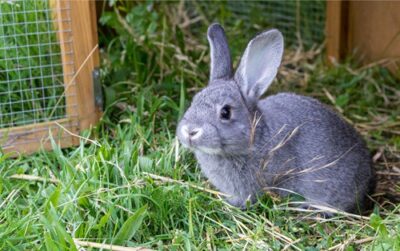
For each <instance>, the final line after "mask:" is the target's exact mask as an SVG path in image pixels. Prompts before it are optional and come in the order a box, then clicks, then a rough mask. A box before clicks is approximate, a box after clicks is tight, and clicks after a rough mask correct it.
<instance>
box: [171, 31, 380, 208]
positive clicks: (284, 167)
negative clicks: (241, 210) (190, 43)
mask: <svg viewBox="0 0 400 251" xmlns="http://www.w3.org/2000/svg"><path fill="white" fill-rule="evenodd" d="M215 25H216V24H214V27H215ZM218 30H219V31H222V32H223V30H222V28H221V29H218ZM277 33H279V32H278V31H276V30H274V31H273V32H268V31H267V32H264V33H262V34H261V35H258V36H257V37H256V38H255V39H259V38H260V37H261V38H262V39H266V41H272V40H274V39H272V40H271V37H269V36H270V35H272V36H275V37H276V36H278V37H281V35H280V33H279V34H278V35H277ZM268 34H270V35H268ZM218 37H220V38H221V37H224V36H218ZM222 40H223V39H222ZM222 40H221V41H214V43H226V41H222ZM254 41H255V40H254V39H253V40H252V41H250V43H249V45H248V48H247V49H246V51H247V50H254V48H251V46H252V44H255V42H254ZM274 41H275V42H276V41H278V43H281V45H279V44H278V45H276V44H275V45H274V46H270V47H269V49H267V50H264V52H265V55H275V56H274V57H275V58H272V59H270V58H265V61H269V62H272V63H270V64H269V63H264V65H263V66H264V67H265V68H269V69H273V68H274V67H277V66H278V65H279V64H278V65H276V62H277V60H278V61H279V62H280V61H281V57H282V53H281V52H277V53H273V52H271V51H268V50H275V49H276V48H278V49H279V48H280V47H279V46H281V47H282V48H283V40H282V39H278V40H276V39H275V40H274ZM261 42H262V44H264V45H265V46H267V44H266V43H265V41H261ZM210 43H211V42H210ZM227 47H228V46H227V45H226V46H222V45H220V46H219V48H227ZM261 49H263V48H261ZM264 49H265V48H264ZM224 51H226V50H225V49H224ZM226 57H230V56H229V55H226ZM218 58H220V56H219V57H218ZM218 58H214V60H217V61H214V62H213V64H215V65H218V60H219V59H218ZM246 60H247V61H249V59H246V57H245V56H244V57H243V58H242V61H241V63H240V65H241V66H240V67H239V69H238V72H237V73H236V74H235V77H234V78H226V76H221V75H220V74H217V75H216V76H219V78H214V79H211V80H210V84H209V86H208V87H206V88H205V89H203V90H202V91H201V92H199V93H198V94H197V95H195V97H194V99H193V102H192V104H191V106H190V107H189V109H188V110H187V112H186V113H185V115H184V117H183V118H182V120H181V121H180V123H179V125H178V129H177V135H178V138H179V140H180V142H181V143H182V144H183V145H184V146H186V147H188V148H190V149H192V150H193V151H194V153H195V156H196V158H197V160H198V162H199V164H200V167H201V170H202V172H203V173H204V175H205V176H207V177H208V179H209V180H210V181H211V183H212V184H213V185H214V186H215V187H216V188H217V189H219V190H220V191H221V192H223V193H225V194H228V195H230V196H229V197H227V200H228V202H229V203H231V204H232V205H235V206H238V207H244V206H245V204H246V201H247V200H250V201H251V202H254V201H255V200H256V198H257V196H258V195H260V194H261V193H263V192H264V191H272V192H275V193H277V194H279V195H280V196H286V195H288V194H290V193H297V194H300V195H301V196H303V197H304V198H305V199H306V201H307V202H308V203H309V204H310V205H311V204H318V205H323V206H329V207H333V208H337V209H341V210H344V211H348V212H356V211H359V210H360V209H362V208H363V206H364V202H365V197H366V195H367V193H368V191H369V187H370V184H371V182H372V179H373V173H372V168H371V162H370V156H369V152H368V150H367V148H366V146H365V143H364V142H363V140H362V139H361V137H360V136H359V135H358V133H357V132H356V131H355V129H354V128H353V127H351V126H350V125H349V124H348V123H347V122H345V121H344V120H343V119H342V118H340V116H339V115H337V114H336V113H335V112H333V111H332V110H331V109H330V108H328V107H327V106H325V105H323V104H321V103H320V102H319V101H317V100H315V99H313V98H309V97H304V96H300V95H296V94H292V93H281V94H277V95H274V96H270V97H268V98H266V99H261V100H259V99H258V98H259V97H260V95H261V94H262V93H260V92H258V91H255V92H249V91H248V90H251V89H252V88H253V87H254V86H255V84H257V85H259V86H258V87H257V88H258V90H265V89H266V88H267V87H268V85H269V84H270V83H269V82H268V81H264V82H260V79H261V80H262V79H264V80H265V79H271V80H272V79H273V78H274V77H275V74H276V71H275V72H274V71H273V70H268V71H264V70H263V69H260V70H259V71H261V72H257V71H248V72H251V73H250V74H253V75H254V76H248V75H247V76H246V74H248V72H247V73H246V72H245V71H244V72H239V71H240V69H242V67H243V64H246V63H247V62H246ZM222 61H223V62H227V61H228V60H227V59H222ZM250 61H251V60H250ZM229 62H230V59H229ZM271 64H272V65H271ZM248 66H249V65H246V67H248ZM214 69H215V68H214ZM265 73H267V74H272V75H273V76H267V75H265ZM257 75H258V76H257ZM244 79H247V82H246V80H244ZM249 79H252V81H250V82H249V81H248V80H249ZM262 84H264V86H262ZM225 105H230V106H231V107H232V112H231V114H232V117H231V119H230V120H229V121H225V120H222V119H221V118H220V115H219V114H220V109H221V107H224V106H225ZM183 127H186V128H185V129H187V131H188V132H192V131H193V130H194V129H196V130H198V129H199V128H201V130H202V134H201V135H197V136H199V137H193V138H191V137H189V136H188V135H186V136H185V135H184V133H183V130H182V128H183Z"/></svg>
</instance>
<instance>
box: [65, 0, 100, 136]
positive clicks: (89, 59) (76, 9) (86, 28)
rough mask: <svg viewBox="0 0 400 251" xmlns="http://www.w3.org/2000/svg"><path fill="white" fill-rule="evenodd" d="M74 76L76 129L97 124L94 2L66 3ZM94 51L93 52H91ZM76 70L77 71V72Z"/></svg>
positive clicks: (82, 0) (96, 53) (98, 111)
mask: <svg viewBox="0 0 400 251" xmlns="http://www.w3.org/2000/svg"><path fill="white" fill-rule="evenodd" d="M69 2H70V6H71V21H72V23H71V24H72V39H73V41H74V43H73V50H74V65H75V74H77V76H76V88H77V90H78V92H77V103H78V118H79V128H80V130H84V129H87V128H89V127H90V126H91V125H93V124H95V123H97V122H98V121H99V119H100V116H101V107H97V106H96V104H95V97H94V89H93V80H92V72H93V70H94V69H95V68H96V67H98V66H99V65H100V59H99V51H98V49H97V46H98V45H97V44H98V38H97V21H96V3H95V1H90V0H81V1H69ZM93 50H95V52H94V53H92V52H93ZM78 70H79V72H78Z"/></svg>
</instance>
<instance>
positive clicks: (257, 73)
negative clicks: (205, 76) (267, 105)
mask: <svg viewBox="0 0 400 251" xmlns="http://www.w3.org/2000/svg"><path fill="white" fill-rule="evenodd" d="M283 46H284V45H283V36H282V34H281V33H280V32H279V31H278V30H269V31H265V32H263V33H261V34H259V35H257V36H256V37H255V38H253V39H252V40H251V41H250V42H249V44H248V45H247V48H246V50H245V52H244V54H243V56H242V59H241V60H240V65H239V67H238V69H237V71H236V74H235V79H236V80H237V81H238V82H239V83H240V85H241V86H240V88H241V90H242V92H243V94H244V95H245V96H247V97H250V98H256V99H258V98H259V97H260V96H261V95H262V94H263V93H264V92H265V91H266V90H267V88H268V87H269V86H270V85H271V83H272V81H273V80H274V78H275V76H276V74H277V72H278V67H279V65H280V64H281V61H282V55H283Z"/></svg>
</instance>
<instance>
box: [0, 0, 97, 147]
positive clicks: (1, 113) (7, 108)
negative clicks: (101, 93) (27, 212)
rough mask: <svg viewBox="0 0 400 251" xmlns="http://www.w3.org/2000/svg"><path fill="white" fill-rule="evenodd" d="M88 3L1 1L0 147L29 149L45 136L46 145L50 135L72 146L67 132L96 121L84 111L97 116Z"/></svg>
mask: <svg viewBox="0 0 400 251" xmlns="http://www.w3.org/2000/svg"><path fill="white" fill-rule="evenodd" d="M92 6H94V3H93V2H90V1H89V0H82V1H71V0H8V1H4V0H0V150H1V149H3V151H7V149H11V150H9V151H18V152H32V151H34V150H35V149H36V150H37V149H39V148H40V146H41V145H42V143H43V140H47V143H46V145H45V148H50V147H49V145H50V144H49V143H48V141H49V136H52V137H53V138H55V139H57V140H58V142H60V144H61V145H63V146H69V145H72V144H76V143H77V140H76V138H72V136H71V135H73V134H75V133H78V132H79V131H80V130H82V129H85V128H87V127H88V126H89V124H91V123H93V122H94V121H95V120H96V119H92V118H91V117H90V116H89V115H87V114H97V113H96V112H95V108H94V107H95V104H94V102H93V86H92V85H93V83H92V81H91V74H92V70H93V68H94V67H95V66H96V65H98V58H96V57H94V56H93V55H94V54H95V53H93V52H97V50H96V48H93V47H94V46H95V45H96V44H97V36H96V37H95V36H94V34H96V27H95V26H93V23H94V20H95V16H93V14H94V13H95V12H94V11H93V7H92ZM91 50H92V52H91V53H89V52H90V51H91ZM82 57H87V59H82ZM78 89H82V91H81V92H82V93H78V92H77V90H78ZM81 101H83V102H81ZM85 102H88V104H87V103H85ZM91 102H93V103H91ZM85 112H86V113H85ZM92 116H93V115H92ZM88 117H90V120H88Z"/></svg>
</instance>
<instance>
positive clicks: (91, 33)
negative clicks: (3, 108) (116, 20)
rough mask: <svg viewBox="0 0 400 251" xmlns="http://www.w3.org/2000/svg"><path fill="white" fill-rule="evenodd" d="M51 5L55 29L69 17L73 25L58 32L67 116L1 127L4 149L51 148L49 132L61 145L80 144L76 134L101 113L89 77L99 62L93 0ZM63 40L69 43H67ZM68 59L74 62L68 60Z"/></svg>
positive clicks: (62, 0) (59, 0)
mask: <svg viewBox="0 0 400 251" xmlns="http://www.w3.org/2000/svg"><path fill="white" fill-rule="evenodd" d="M50 6H51V8H52V9H53V10H54V12H53V17H54V20H57V21H55V24H54V25H55V26H56V27H57V28H58V29H60V30H63V29H64V28H65V26H66V25H67V23H66V22H65V21H63V20H66V19H67V18H68V19H70V20H71V23H70V24H68V25H69V26H71V27H72V29H71V32H60V33H59V35H58V39H59V42H60V49H61V54H62V63H63V72H64V84H65V94H66V95H65V97H66V98H65V99H66V100H65V102H66V106H67V108H66V118H65V119H59V120H55V121H50V122H45V123H38V124H32V125H26V126H19V127H12V128H5V129H1V130H0V146H3V152H6V153H7V152H8V153H11V154H14V155H16V153H32V152H35V151H37V150H39V149H40V147H43V149H45V150H50V149H51V148H52V144H51V141H50V137H49V136H50V135H51V136H52V138H53V139H54V140H55V142H56V143H57V144H59V145H60V146H61V147H69V146H72V145H76V144H79V139H78V137H77V136H76V134H78V133H79V132H80V131H82V130H84V129H87V128H89V127H90V126H91V125H93V124H95V123H96V122H97V121H98V120H99V118H100V116H101V107H97V106H96V104H95V97H94V88H93V80H92V72H93V70H94V69H95V68H96V67H98V66H99V52H98V48H97V46H98V45H97V43H98V38H97V20H96V6H95V1H90V0H80V1H74V0H50ZM66 9H68V10H69V11H68V12H67V11H65V10H66ZM66 15H68V17H67V16H66ZM65 41H72V43H70V44H69V45H68V44H67V43H64V42H65ZM71 47H72V48H71ZM67 51H72V52H73V53H67ZM71 61H73V62H74V63H73V64H67V62H71ZM66 73H73V74H66Z"/></svg>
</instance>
